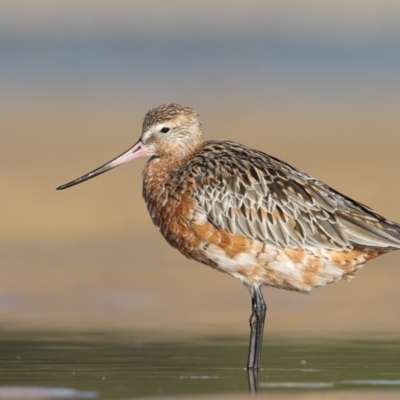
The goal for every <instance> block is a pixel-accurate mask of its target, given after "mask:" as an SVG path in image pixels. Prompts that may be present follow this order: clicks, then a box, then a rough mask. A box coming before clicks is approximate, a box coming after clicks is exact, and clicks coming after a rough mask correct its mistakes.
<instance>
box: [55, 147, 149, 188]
mask: <svg viewBox="0 0 400 400" xmlns="http://www.w3.org/2000/svg"><path fill="white" fill-rule="evenodd" d="M146 155H148V150H147V148H146V146H144V145H143V143H142V142H141V141H140V140H139V141H138V142H137V143H136V144H135V145H134V146H132V147H131V148H130V149H128V150H127V151H125V152H124V153H122V154H121V155H119V156H118V157H116V158H114V159H113V160H111V161H109V162H108V163H106V164H104V165H102V166H101V167H99V168H96V169H95V170H93V171H91V172H89V173H87V174H86V175H83V176H81V177H80V178H77V179H74V180H73V181H71V182H68V183H65V184H64V185H61V186H59V187H58V188H57V190H63V189H67V188H69V187H71V186H74V185H77V184H78V183H82V182H85V181H87V180H88V179H92V178H94V177H95V176H97V175H100V174H104V172H107V171H109V170H110V169H113V168H115V167H118V165H121V164H124V163H126V162H128V161H131V160H133V159H135V158H137V157H141V156H146Z"/></svg>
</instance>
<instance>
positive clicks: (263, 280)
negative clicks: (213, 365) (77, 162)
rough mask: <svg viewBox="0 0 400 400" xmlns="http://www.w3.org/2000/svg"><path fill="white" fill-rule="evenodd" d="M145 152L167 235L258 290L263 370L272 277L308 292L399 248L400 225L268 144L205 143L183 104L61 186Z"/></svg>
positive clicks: (154, 114) (149, 198)
mask: <svg viewBox="0 0 400 400" xmlns="http://www.w3.org/2000/svg"><path fill="white" fill-rule="evenodd" d="M141 155H147V156H150V159H149V160H148V162H147V164H146V167H145V169H144V171H143V197H144V199H145V201H146V204H147V208H148V211H149V213H150V216H151V219H152V220H153V222H154V224H155V225H156V226H157V227H158V229H159V230H160V232H161V233H162V235H163V236H164V237H165V239H166V240H167V241H168V243H169V244H170V245H171V246H173V247H174V248H176V249H177V250H179V251H180V252H181V253H182V254H183V255H185V256H186V257H188V258H190V259H193V260H196V261H199V262H201V263H203V264H206V265H209V266H211V267H212V268H214V269H217V270H219V271H222V272H225V273H227V274H229V275H232V276H234V277H236V278H238V279H240V280H241V281H242V282H243V283H244V285H245V286H246V287H247V288H248V289H249V290H250V293H251V296H252V304H253V313H252V315H251V318H250V325H251V336H250V349H249V359H248V364H247V366H248V370H258V369H259V368H260V357H261V344H262V334H263V325H264V318H265V312H266V306H265V303H264V300H263V298H262V294H261V291H260V288H261V287H262V286H263V285H268V286H273V287H277V288H281V289H288V290H294V291H299V292H309V291H311V290H312V289H313V288H315V287H318V286H323V285H326V284H328V283H331V282H335V281H337V280H340V279H341V278H346V279H348V278H352V277H353V275H354V274H355V272H356V271H357V270H358V269H359V268H360V267H362V266H363V265H364V263H365V262H367V261H368V260H371V259H373V258H375V257H377V256H379V255H381V254H384V253H387V252H389V251H392V250H396V249H399V248H400V225H398V224H396V223H394V222H391V221H389V220H387V219H385V218H384V217H382V216H381V215H379V214H377V213H376V212H374V211H373V210H371V209H370V208H368V207H366V206H365V205H363V204H361V203H358V202H356V201H354V200H352V199H350V198H348V197H346V196H344V195H342V194H340V193H339V192H337V191H335V190H334V189H332V188H330V187H329V186H328V185H326V184H324V183H322V182H320V181H318V180H316V179H314V178H312V177H311V176H309V175H307V174H305V173H304V172H301V171H299V170H298V169H296V168H293V167H291V166H290V165H288V164H286V163H285V162H282V161H280V160H278V159H276V158H274V157H271V156H269V155H267V154H265V153H263V152H261V151H258V150H252V149H249V148H247V147H246V146H243V145H241V144H238V143H234V142H230V141H223V140H211V141H204V140H203V132H202V128H201V124H200V122H199V119H198V116H197V114H196V113H195V112H194V111H193V110H192V109H190V108H188V107H183V106H180V105H177V104H165V105H161V106H158V107H155V108H153V109H152V110H150V111H149V112H148V113H147V114H146V116H145V119H144V122H143V131H142V135H141V137H140V139H139V141H138V142H137V144H136V145H135V146H133V147H132V148H131V149H129V150H128V151H127V152H125V153H123V154H122V155H121V156H119V157H117V158H116V159H114V160H112V161H110V162H109V163H107V164H105V165H103V166H102V167H100V168H98V169H96V170H94V171H92V172H90V173H89V174H87V175H84V176H83V177H81V178H79V179H77V180H74V181H72V182H70V183H67V184H66V185H63V186H60V187H59V188H58V189H64V188H67V187H69V186H73V185H75V184H77V183H80V182H83V181H85V180H87V179H90V178H92V177H94V176H96V175H98V174H101V173H103V172H106V171H107V170H109V169H111V168H114V167H116V166H117V165H120V164H122V163H124V162H127V161H129V160H131V159H133V158H136V157H139V156H141Z"/></svg>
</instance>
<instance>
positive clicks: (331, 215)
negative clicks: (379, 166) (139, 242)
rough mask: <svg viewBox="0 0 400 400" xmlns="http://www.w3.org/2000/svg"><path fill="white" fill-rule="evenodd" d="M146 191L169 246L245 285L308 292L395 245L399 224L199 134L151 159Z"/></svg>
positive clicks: (258, 155) (278, 164) (257, 155)
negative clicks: (186, 148) (184, 155)
mask: <svg viewBox="0 0 400 400" xmlns="http://www.w3.org/2000/svg"><path fill="white" fill-rule="evenodd" d="M143 194H144V197H145V199H146V203H147V204H148V209H149V212H150V215H151V217H152V219H153V222H154V223H155V225H156V226H157V227H158V228H159V229H160V231H161V233H162V234H163V235H164V237H165V238H166V239H167V241H168V242H169V243H170V244H171V245H172V246H173V247H175V248H177V249H178V250H179V251H180V252H181V253H182V254H184V255H186V256H187V257H189V258H191V259H195V260H197V261H199V262H202V263H205V264H208V265H211V266H212V267H213V268H216V269H219V270H221V271H223V272H226V273H229V274H230V275H232V276H235V277H237V278H239V279H241V280H242V281H243V282H245V283H247V284H250V285H251V284H257V285H271V286H275V287H280V288H284V289H289V290H297V291H302V292H307V291H309V290H311V289H312V288H313V287H317V286H321V285H325V284H327V283H330V282H334V281H336V280H338V279H341V278H343V277H348V278H349V277H352V276H353V274H354V272H355V271H356V270H357V269H358V268H359V267H361V266H362V265H363V264H364V263H365V262H366V261H367V260H369V259H371V258H374V257H376V256H378V255H379V254H382V253H384V252H387V251H389V250H392V249H395V248H399V247H400V240H399V236H400V235H399V226H398V225H396V224H394V223H392V222H390V221H388V220H386V219H385V218H383V217H381V216H379V215H378V214H376V213H375V212H373V211H372V210H371V209H369V208H367V207H365V206H363V205H361V204H359V203H357V202H355V201H353V200H351V199H349V198H347V197H345V196H343V195H341V194H339V193H338V192H336V191H334V190H333V189H331V188H329V187H328V186H327V185H325V184H323V183H321V182H319V181H317V180H316V179H314V178H312V177H310V176H308V175H307V174H305V173H303V172H301V171H299V170H296V169H294V168H292V167H291V166H289V165H288V164H286V163H284V162H282V161H279V160H277V159H276V158H273V157H271V156H268V155H266V154H264V153H262V152H260V151H257V150H251V149H248V148H247V147H245V146H243V145H240V144H238V143H234V142H228V141H207V142H204V144H203V146H201V147H199V148H198V149H197V150H196V152H195V153H194V154H192V155H191V157H190V158H189V159H187V160H184V161H183V162H182V163H180V164H177V163H176V162H175V161H174V160H173V159H170V160H168V159H165V160H160V159H154V160H150V161H149V163H148V165H147V166H146V169H145V171H144V188H143ZM227 237H229V239H227ZM291 249H292V251H291ZM361 249H364V250H361ZM293 251H297V253H293ZM294 254H296V256H295V257H294V256H293V255H294ZM299 254H301V255H302V256H301V257H300V255H299ZM337 254H340V255H341V257H337V256H336V260H335V261H332V259H334V258H335V255H337ZM244 255H247V256H244ZM339 259H340V260H339ZM282 266H284V268H282Z"/></svg>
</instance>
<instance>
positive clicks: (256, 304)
mask: <svg viewBox="0 0 400 400" xmlns="http://www.w3.org/2000/svg"><path fill="white" fill-rule="evenodd" d="M248 289H249V291H250V294H251V304H252V313H251V316H250V344H249V358H248V360H247V370H248V371H250V370H257V371H258V370H260V368H261V348H262V340H263V333H264V321H265V314H266V312H267V306H266V305H265V301H264V298H263V296H262V293H261V289H260V287H259V286H248Z"/></svg>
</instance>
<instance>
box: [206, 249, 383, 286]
mask: <svg viewBox="0 0 400 400" xmlns="http://www.w3.org/2000/svg"><path fill="white" fill-rule="evenodd" d="M379 254H381V253H380V252H378V251H376V250H374V251H368V252H367V251H365V250H356V249H354V250H343V251H341V252H338V251H332V250H324V249H319V248H311V249H306V250H304V249H279V248H276V247H271V246H268V245H265V244H262V243H257V242H253V243H252V246H251V248H249V249H248V250H247V251H246V252H241V253H237V254H236V255H233V256H232V254H227V253H226V252H225V251H224V249H223V248H221V247H220V246H217V245H213V244H210V245H209V246H207V248H206V250H205V256H206V257H207V259H209V260H210V261H211V263H212V264H215V265H216V266H215V267H214V268H216V269H218V270H220V271H222V272H225V273H227V274H229V275H231V276H233V277H235V278H238V279H240V280H241V281H242V282H243V283H245V284H248V285H256V286H261V285H267V286H272V287H276V288H279V289H286V290H294V291H299V292H310V291H311V290H312V289H313V288H316V287H319V286H325V285H326V284H328V283H332V282H336V281H338V280H340V279H342V278H345V279H351V278H352V277H353V276H354V273H355V272H356V271H357V270H358V269H359V268H361V267H362V266H363V265H364V264H365V262H367V261H368V260H370V259H372V258H375V257H377V256H378V255H379ZM212 264H211V265H212Z"/></svg>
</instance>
